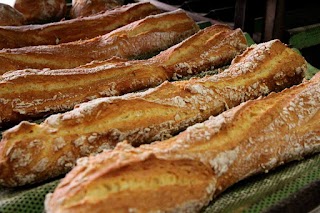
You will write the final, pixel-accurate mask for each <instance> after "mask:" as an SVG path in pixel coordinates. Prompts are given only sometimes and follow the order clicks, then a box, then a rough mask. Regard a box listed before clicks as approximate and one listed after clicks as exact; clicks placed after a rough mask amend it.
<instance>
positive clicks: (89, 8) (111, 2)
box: [70, 0, 124, 18]
mask: <svg viewBox="0 0 320 213" xmlns="http://www.w3.org/2000/svg"><path fill="white" fill-rule="evenodd" d="M123 4H124V1H123V0H73V1H72V7H71V10H70V17H71V18H77V17H85V16H91V15H94V14H98V13H101V12H105V11H107V10H110V9H113V8H116V7H120V6H122V5H123Z"/></svg>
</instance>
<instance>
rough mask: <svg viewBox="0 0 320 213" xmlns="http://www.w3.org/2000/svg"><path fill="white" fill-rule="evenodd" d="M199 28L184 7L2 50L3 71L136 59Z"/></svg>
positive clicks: (165, 47) (178, 40) (154, 51)
mask: <svg viewBox="0 0 320 213" xmlns="http://www.w3.org/2000/svg"><path fill="white" fill-rule="evenodd" d="M198 30H199V27H198V25H197V24H196V23H195V22H194V21H193V20H192V19H191V18H190V17H189V16H188V15H187V14H186V13H185V12H183V11H182V10H177V11H174V12H168V13H162V14H159V15H151V16H148V17H146V18H144V19H142V20H138V21H135V22H133V23H131V24H128V25H125V26H123V27H121V28H119V29H117V30H114V31H112V32H110V33H108V34H105V35H103V36H99V37H95V38H92V39H88V40H83V41H75V42H70V43H65V44H60V45H42V46H32V47H24V48H17V49H4V50H0V64H1V67H0V74H3V73H4V72H6V71H9V70H20V69H26V68H35V69H43V68H50V69H66V68H74V67H77V66H80V65H84V64H86V63H89V62H91V61H92V60H100V61H101V60H106V59H109V58H111V57H113V56H117V57H122V58H128V59H132V58H137V57H141V56H142V55H152V54H156V53H158V52H160V51H161V50H164V49H167V48H168V47H170V46H172V45H174V44H177V43H179V42H181V41H182V40H184V39H185V38H187V37H189V36H191V35H193V34H194V33H196V32H197V31H198ZM61 59H63V60H61Z"/></svg>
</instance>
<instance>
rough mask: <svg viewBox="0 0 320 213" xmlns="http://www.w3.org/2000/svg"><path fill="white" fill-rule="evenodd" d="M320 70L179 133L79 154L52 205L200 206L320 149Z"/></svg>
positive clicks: (120, 208)
mask: <svg viewBox="0 0 320 213" xmlns="http://www.w3.org/2000/svg"><path fill="white" fill-rule="evenodd" d="M319 120H320V73H318V74H317V75H316V76H314V77H313V79H311V80H310V81H308V82H304V83H302V84H300V85H298V86H294V87H292V88H290V89H286V90H284V91H282V92H280V93H277V94H275V93H273V94H270V95H269V96H268V97H266V98H262V99H258V100H253V101H248V102H245V103H243V104H241V105H240V106H237V107H234V108H232V109H230V110H228V111H226V112H224V113H222V114H220V115H218V116H216V117H211V118H210V119H209V120H208V121H206V122H204V123H199V124H196V125H194V126H192V127H189V128H188V129H187V130H186V131H185V132H182V133H181V134H179V135H178V136H176V137H174V138H171V139H169V140H166V141H162V142H155V143H153V144H150V145H143V146H140V147H139V148H134V147H132V146H131V145H130V144H128V143H126V142H123V143H120V144H118V146H117V147H116V148H115V149H114V150H113V151H105V152H103V153H101V154H98V155H96V156H94V157H89V158H82V159H81V160H79V161H78V165H77V166H76V167H75V168H74V169H73V170H72V171H71V172H70V173H69V174H68V175H67V176H66V177H65V178H64V179H63V180H62V181H61V182H60V184H59V185H58V187H57V188H56V189H55V191H54V193H53V194H49V195H48V196H47V198H46V205H45V206H46V210H47V212H48V213H50V212H60V213H62V212H88V211H91V212H92V210H94V212H198V211H199V210H200V209H201V208H202V207H204V206H205V205H207V204H208V203H209V202H210V200H211V199H212V198H213V197H214V196H216V195H217V194H219V193H220V192H222V191H223V190H225V189H226V188H227V187H229V186H231V185H232V184H234V183H236V182H238V181H240V180H242V179H244V178H246V177H248V176H250V175H253V174H256V173H259V172H265V171H268V170H270V169H273V168H275V167H276V166H278V165H281V164H283V163H286V162H288V161H292V160H297V159H301V158H302V157H303V156H305V155H308V154H312V153H315V152H319V151H320V140H319V137H320V122H319Z"/></svg>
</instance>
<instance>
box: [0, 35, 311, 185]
mask: <svg viewBox="0 0 320 213" xmlns="http://www.w3.org/2000/svg"><path fill="white" fill-rule="evenodd" d="M305 70H306V62H305V60H304V59H303V57H301V56H300V55H299V54H297V53H296V52H294V51H293V50H291V49H290V48H288V47H286V46H285V45H284V44H282V43H281V42H280V41H278V40H274V41H270V42H268V43H263V44H259V45H257V46H255V47H251V48H249V49H247V50H246V51H245V52H244V53H243V54H242V55H241V56H239V57H236V58H235V59H234V60H233V62H232V64H231V65H230V67H229V68H228V69H227V70H225V71H224V72H221V73H219V74H217V75H214V76H210V77H205V78H199V79H198V78H193V79H190V80H188V81H177V82H172V83H169V82H165V83H163V84H161V85H160V86H158V87H156V88H154V89H149V90H147V91H145V92H139V93H132V94H128V95H124V96H117V97H109V98H100V99H95V100H92V101H90V102H87V103H83V104H80V105H78V106H76V107H75V109H73V110H71V111H69V112H66V113H63V114H56V115H52V116H50V117H48V118H47V119H46V120H45V121H44V122H43V123H41V124H35V123H29V122H21V123H20V124H19V125H17V126H15V127H13V128H11V129H9V130H7V131H5V132H4V133H3V138H2V141H1V143H0V170H1V173H0V183H1V184H2V185H6V186H19V185H24V184H29V183H34V182H39V181H43V180H45V179H48V178H51V177H55V176H57V175H59V174H62V173H65V172H67V171H69V170H70V169H71V168H72V167H73V166H74V164H75V161H76V160H77V159H78V158H80V157H83V156H88V155H90V154H94V153H98V152H101V151H102V150H103V149H107V148H113V147H114V146H115V145H116V144H117V143H118V142H121V141H123V140H124V139H126V140H127V141H128V142H129V143H130V144H132V145H135V146H137V145H140V144H142V143H150V142H152V141H155V140H163V139H165V138H168V137H171V135H174V134H177V133H178V132H180V131H182V130H184V129H186V128H187V127H188V126H190V125H193V124H195V123H197V122H202V121H205V120H206V119H208V118H209V117H210V116H211V115H217V114H219V113H221V112H223V111H224V110H226V109H228V108H232V107H234V106H236V105H239V104H240V103H241V102H244V101H246V100H249V99H255V98H258V97H260V96H263V95H267V94H268V93H270V92H272V91H280V90H282V89H284V88H286V87H289V86H292V85H294V84H298V83H300V82H301V81H302V79H303V76H304V71H305Z"/></svg>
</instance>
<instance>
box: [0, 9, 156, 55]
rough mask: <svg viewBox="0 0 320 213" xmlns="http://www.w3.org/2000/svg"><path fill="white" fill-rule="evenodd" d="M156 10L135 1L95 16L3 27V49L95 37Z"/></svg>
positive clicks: (0, 36) (0, 43)
mask: <svg viewBox="0 0 320 213" xmlns="http://www.w3.org/2000/svg"><path fill="white" fill-rule="evenodd" d="M155 13H159V10H158V9H157V8H156V7H155V6H153V5H152V4H150V3H133V4H128V5H125V6H123V7H119V8H116V9H114V10H109V11H108V12H106V13H103V14H99V15H96V16H90V17H84V18H77V19H72V20H66V21H60V22H55V23H50V24H43V25H24V26H16V27H14V26H1V27H0V49H2V48H17V47H25V46H36V45H43V44H45V45H47V44H60V43H66V42H71V41H77V40H81V39H89V38H94V37H96V36H99V35H104V34H106V33H108V32H110V31H112V30H114V29H116V28H119V27H122V26H124V25H126V24H129V23H131V22H133V21H136V20H139V19H141V18H144V17H146V16H148V15H151V14H155Z"/></svg>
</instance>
